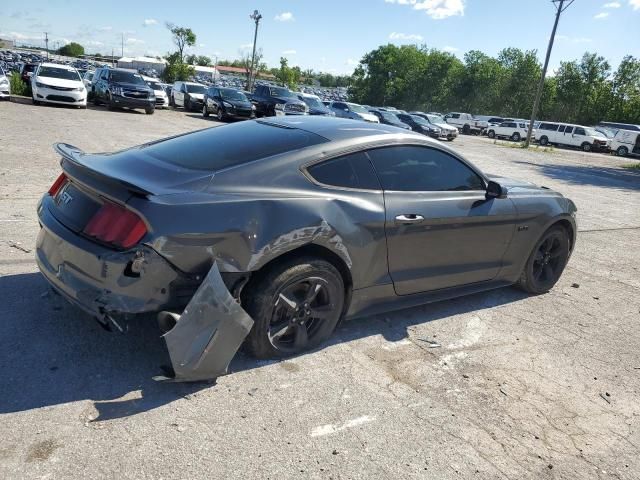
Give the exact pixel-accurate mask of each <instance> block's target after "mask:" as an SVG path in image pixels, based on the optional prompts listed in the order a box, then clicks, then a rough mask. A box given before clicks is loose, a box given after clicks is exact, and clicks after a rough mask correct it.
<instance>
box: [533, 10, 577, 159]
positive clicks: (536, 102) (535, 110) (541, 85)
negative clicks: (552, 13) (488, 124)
mask: <svg viewBox="0 0 640 480" xmlns="http://www.w3.org/2000/svg"><path fill="white" fill-rule="evenodd" d="M551 1H552V2H553V3H554V4H556V3H557V4H558V5H557V7H556V19H555V21H554V22H553V29H552V30H551V37H549V45H548V46H547V56H546V57H545V59H544V66H543V67H542V75H541V76H540V83H538V90H537V91H536V98H535V100H534V101H533V110H532V112H531V121H530V122H529V128H528V130H527V139H526V140H525V141H524V146H525V148H528V147H529V144H530V143H531V134H532V133H533V122H535V120H536V116H537V115H538V107H539V106H540V97H542V90H543V89H544V79H545V77H546V76H547V67H548V66H549V57H551V49H552V48H553V41H554V40H555V37H556V29H557V28H558V21H559V20H560V15H561V14H562V12H564V11H565V10H566V9H567V8H569V6H570V5H571V4H572V3H573V1H574V0H569V2H568V3H567V4H566V5H565V4H564V2H565V0H551Z"/></svg>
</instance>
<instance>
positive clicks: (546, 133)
mask: <svg viewBox="0 0 640 480" xmlns="http://www.w3.org/2000/svg"><path fill="white" fill-rule="evenodd" d="M537 132H538V142H539V143H540V145H547V144H553V145H566V146H569V147H580V148H581V149H582V150H583V151H585V152H590V151H592V150H595V151H608V150H609V147H610V141H609V139H608V138H607V137H606V136H605V135H604V134H602V133H600V132H598V131H596V129H595V128H591V127H585V126H583V125H573V124H566V123H555V122H541V123H540V125H539V127H538V130H537Z"/></svg>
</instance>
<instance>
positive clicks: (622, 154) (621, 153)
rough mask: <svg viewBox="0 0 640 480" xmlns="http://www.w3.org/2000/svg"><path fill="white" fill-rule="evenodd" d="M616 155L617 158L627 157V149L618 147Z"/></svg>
mask: <svg viewBox="0 0 640 480" xmlns="http://www.w3.org/2000/svg"><path fill="white" fill-rule="evenodd" d="M616 154H617V155H618V156H619V157H626V156H627V155H629V149H628V148H627V147H624V146H623V147H618V149H617V150H616Z"/></svg>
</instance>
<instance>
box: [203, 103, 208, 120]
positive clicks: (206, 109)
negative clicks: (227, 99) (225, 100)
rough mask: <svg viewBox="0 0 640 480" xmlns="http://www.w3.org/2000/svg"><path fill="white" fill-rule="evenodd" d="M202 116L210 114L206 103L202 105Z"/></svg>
mask: <svg viewBox="0 0 640 480" xmlns="http://www.w3.org/2000/svg"><path fill="white" fill-rule="evenodd" d="M202 116H203V117H204V118H207V117H208V116H209V109H208V108H207V104H206V103H205V104H204V105H203V106H202Z"/></svg>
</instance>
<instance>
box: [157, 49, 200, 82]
mask: <svg viewBox="0 0 640 480" xmlns="http://www.w3.org/2000/svg"><path fill="white" fill-rule="evenodd" d="M164 58H165V60H166V61H167V64H166V65H165V68H164V70H163V72H162V79H163V80H164V81H165V82H167V83H173V82H177V81H185V80H189V79H190V78H191V77H192V76H193V75H195V73H196V70H195V68H193V65H188V64H186V63H184V62H182V61H181V60H180V54H179V53H178V52H174V53H171V54H169V55H167V56H166V57H164Z"/></svg>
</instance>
